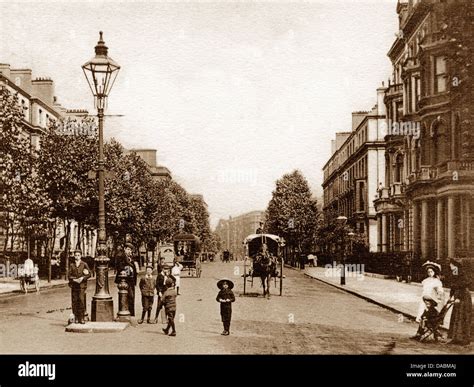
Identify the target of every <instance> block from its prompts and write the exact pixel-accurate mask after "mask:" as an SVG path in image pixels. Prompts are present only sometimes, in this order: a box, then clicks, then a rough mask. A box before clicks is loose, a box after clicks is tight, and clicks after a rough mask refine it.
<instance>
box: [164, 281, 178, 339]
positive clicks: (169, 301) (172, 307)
mask: <svg viewBox="0 0 474 387" xmlns="http://www.w3.org/2000/svg"><path fill="white" fill-rule="evenodd" d="M165 285H166V287H167V289H166V290H165V292H164V293H163V297H162V298H161V303H162V304H163V306H164V307H165V313H166V319H167V321H168V325H167V326H166V328H163V332H164V333H165V334H166V335H168V334H169V336H176V327H175V325H174V317H175V315H176V290H175V289H174V282H173V280H172V279H171V278H167V279H166V282H165ZM170 329H171V332H170Z"/></svg>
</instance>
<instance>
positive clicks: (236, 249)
mask: <svg viewBox="0 0 474 387" xmlns="http://www.w3.org/2000/svg"><path fill="white" fill-rule="evenodd" d="M263 218H264V212H263V211H252V212H248V213H246V214H242V215H239V216H236V217H230V216H229V219H220V220H219V223H218V224H217V227H216V230H215V231H216V233H217V235H219V237H220V239H221V249H222V250H224V249H227V250H229V251H230V252H231V253H232V254H234V257H236V258H237V257H243V254H244V247H243V241H244V239H245V238H246V237H247V236H248V235H250V234H254V233H255V231H256V230H257V228H258V227H259V223H260V222H262V221H263Z"/></svg>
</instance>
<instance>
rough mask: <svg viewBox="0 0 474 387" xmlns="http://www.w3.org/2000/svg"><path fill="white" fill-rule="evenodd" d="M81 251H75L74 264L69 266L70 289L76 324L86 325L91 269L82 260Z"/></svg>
mask: <svg viewBox="0 0 474 387" xmlns="http://www.w3.org/2000/svg"><path fill="white" fill-rule="evenodd" d="M81 257H82V253H81V250H75V251H74V262H73V263H71V265H70V266H69V287H70V288H71V301H72V312H73V313H74V320H75V321H74V322H75V323H80V324H85V320H84V315H85V313H86V303H85V301H86V296H85V293H86V289H87V280H88V279H89V278H90V276H91V274H90V269H89V266H87V263H85V262H84V261H82V259H81Z"/></svg>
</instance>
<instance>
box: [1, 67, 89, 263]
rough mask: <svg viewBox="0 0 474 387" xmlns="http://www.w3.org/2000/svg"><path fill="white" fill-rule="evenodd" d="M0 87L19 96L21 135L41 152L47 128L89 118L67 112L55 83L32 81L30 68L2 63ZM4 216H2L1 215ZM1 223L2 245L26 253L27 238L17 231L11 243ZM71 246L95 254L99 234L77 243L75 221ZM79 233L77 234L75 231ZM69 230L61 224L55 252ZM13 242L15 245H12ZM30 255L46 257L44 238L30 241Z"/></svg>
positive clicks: (74, 112)
mask: <svg viewBox="0 0 474 387" xmlns="http://www.w3.org/2000/svg"><path fill="white" fill-rule="evenodd" d="M0 86H1V87H5V88H7V89H8V90H9V92H10V93H12V94H14V95H17V97H18V103H19V105H20V106H21V108H22V110H23V112H24V113H23V114H24V116H23V121H22V131H21V136H23V137H24V138H25V139H27V140H28V141H29V143H30V144H31V147H32V149H35V150H39V149H40V146H41V136H42V135H43V134H44V133H45V130H46V128H48V126H49V125H50V124H52V123H55V122H59V121H61V120H63V121H64V120H67V119H70V120H74V119H76V118H78V119H81V118H85V117H87V116H88V111H87V110H70V109H66V108H64V107H63V106H61V104H60V103H59V102H58V100H57V98H56V96H55V95H54V94H55V89H54V82H53V80H52V79H50V78H35V79H33V78H32V71H31V70H30V69H13V68H11V66H10V65H9V64H0ZM2 216H3V215H2ZM1 224H3V222H0V246H2V248H3V246H5V243H6V246H7V249H8V250H11V251H26V249H27V243H26V240H25V239H26V238H25V236H24V235H22V234H21V233H20V231H19V229H18V231H16V232H14V235H10V236H9V238H8V240H6V239H7V237H6V235H7V233H6V230H5V228H3V227H2V226H1ZM70 227H71V232H70V233H69V235H70V240H71V242H70V244H69V246H73V247H75V246H76V245H80V246H81V247H82V250H83V252H84V253H85V254H89V255H92V256H93V255H94V254H95V245H96V239H97V238H96V235H95V233H94V232H93V231H91V232H88V233H87V235H84V236H83V238H82V240H81V241H79V243H78V241H77V235H78V233H77V229H78V225H77V223H76V222H74V221H73V222H72V223H71V225H70ZM75 230H76V231H75ZM65 237H66V228H65V227H64V225H62V224H60V222H58V225H57V228H56V239H55V245H54V246H53V250H61V249H62V248H63V246H64V243H65ZM11 242H13V246H12V243H11ZM30 252H31V255H32V256H34V257H44V256H45V243H44V241H43V240H42V239H34V238H31V246H30Z"/></svg>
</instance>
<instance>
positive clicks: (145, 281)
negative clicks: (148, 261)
mask: <svg viewBox="0 0 474 387" xmlns="http://www.w3.org/2000/svg"><path fill="white" fill-rule="evenodd" d="M152 273H153V267H152V266H147V267H146V274H145V277H143V278H142V279H141V280H140V283H139V285H138V286H139V288H140V290H141V292H142V307H143V311H142V318H141V319H140V320H138V323H139V324H142V323H143V320H144V319H145V314H146V313H148V317H147V320H146V322H147V323H148V324H151V321H150V315H151V310H152V308H153V299H154V297H155V279H154V278H153V274H152Z"/></svg>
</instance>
